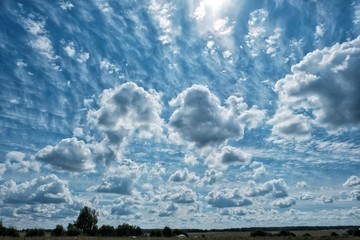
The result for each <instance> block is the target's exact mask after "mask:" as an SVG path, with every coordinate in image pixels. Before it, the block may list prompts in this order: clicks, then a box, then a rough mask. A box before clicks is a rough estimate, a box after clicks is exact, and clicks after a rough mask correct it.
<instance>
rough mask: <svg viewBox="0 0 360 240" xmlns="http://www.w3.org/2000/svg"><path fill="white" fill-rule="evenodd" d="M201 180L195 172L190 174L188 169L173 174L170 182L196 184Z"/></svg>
mask: <svg viewBox="0 0 360 240" xmlns="http://www.w3.org/2000/svg"><path fill="white" fill-rule="evenodd" d="M199 180H200V178H199V177H198V176H196V174H195V173H194V172H189V170H188V169H187V168H184V169H181V170H177V171H176V172H175V173H173V174H171V175H170V177H169V181H172V182H189V183H195V182H198V181H199Z"/></svg>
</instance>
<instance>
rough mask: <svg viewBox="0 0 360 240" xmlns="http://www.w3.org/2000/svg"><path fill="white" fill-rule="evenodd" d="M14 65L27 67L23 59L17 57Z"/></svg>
mask: <svg viewBox="0 0 360 240" xmlns="http://www.w3.org/2000/svg"><path fill="white" fill-rule="evenodd" d="M16 66H18V67H27V66H28V65H27V63H26V62H25V61H24V60H23V59H18V60H17V61H16Z"/></svg>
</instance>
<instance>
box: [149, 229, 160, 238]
mask: <svg viewBox="0 0 360 240" xmlns="http://www.w3.org/2000/svg"><path fill="white" fill-rule="evenodd" d="M150 237H161V230H160V229H153V230H151V231H150Z"/></svg>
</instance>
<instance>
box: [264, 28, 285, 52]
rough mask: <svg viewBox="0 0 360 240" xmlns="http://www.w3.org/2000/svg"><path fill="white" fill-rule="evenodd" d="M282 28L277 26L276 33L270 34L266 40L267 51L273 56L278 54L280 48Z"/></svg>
mask: <svg viewBox="0 0 360 240" xmlns="http://www.w3.org/2000/svg"><path fill="white" fill-rule="evenodd" d="M281 34H282V29H281V28H279V27H277V28H275V29H274V34H273V35H271V36H269V37H268V38H267V39H266V40H265V42H266V48H267V49H266V53H267V54H269V55H270V56H271V57H275V56H276V55H277V51H278V50H279V49H278V42H279V41H280V39H281Z"/></svg>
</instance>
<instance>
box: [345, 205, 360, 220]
mask: <svg viewBox="0 0 360 240" xmlns="http://www.w3.org/2000/svg"><path fill="white" fill-rule="evenodd" d="M348 215H349V216H352V217H355V218H358V219H360V208H358V207H353V208H351V209H350V210H349V211H348Z"/></svg>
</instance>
